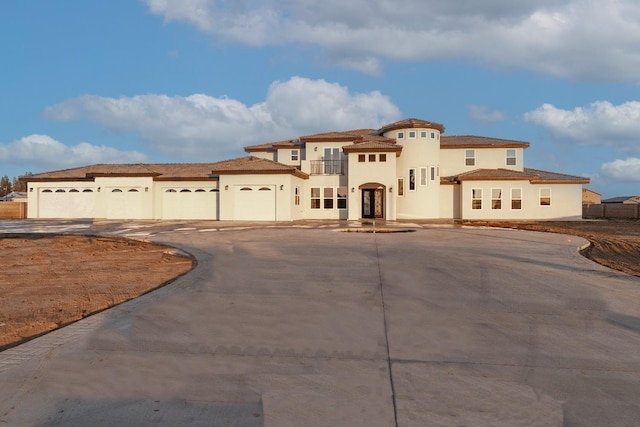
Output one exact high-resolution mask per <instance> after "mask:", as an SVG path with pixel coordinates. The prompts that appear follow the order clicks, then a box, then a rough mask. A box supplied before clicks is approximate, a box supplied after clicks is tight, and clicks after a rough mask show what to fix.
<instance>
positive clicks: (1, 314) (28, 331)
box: [0, 235, 194, 351]
mask: <svg viewBox="0 0 640 427" xmlns="http://www.w3.org/2000/svg"><path fill="white" fill-rule="evenodd" d="M176 252H177V251H175V250H172V249H171V248H167V247H165V246H160V245H154V244H151V243H145V242H140V241H134V240H126V239H118V238H111V237H87V236H69V235H65V236H51V235H17V236H14V235H6V236H4V237H2V238H0V259H1V260H2V264H3V269H2V270H3V272H2V275H0V351H1V350H4V349H6V348H8V347H11V346H13V345H16V344H19V343H21V342H23V341H26V340H28V339H30V338H33V337H36V336H38V335H41V334H43V333H45V332H49V331H51V330H53V329H56V328H58V327H60V326H63V325H66V324H69V323H72V322H75V321H77V320H79V319H82V318H83V317H86V316H89V315H91V314H93V313H96V312H99V311H101V310H104V309H105V308H108V307H111V306H113V305H116V304H119V303H121V302H124V301H127V300H130V299H132V298H135V297H137V296H140V295H142V294H144V293H147V292H149V291H151V290H153V289H156V288H158V287H160V286H162V285H164V284H166V283H168V282H170V281H172V280H173V279H175V278H176V277H178V276H180V275H182V274H184V273H186V272H187V271H189V270H191V268H192V267H193V265H194V260H193V259H192V258H188V257H186V256H183V255H178V254H177V253H176Z"/></svg>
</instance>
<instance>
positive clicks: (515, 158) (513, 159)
mask: <svg viewBox="0 0 640 427" xmlns="http://www.w3.org/2000/svg"><path fill="white" fill-rule="evenodd" d="M509 151H512V152H513V156H509ZM505 156H506V158H505V164H506V165H507V166H516V165H517V164H518V152H517V151H516V149H515V148H507V149H506V152H505ZM509 160H512V161H513V163H509Z"/></svg>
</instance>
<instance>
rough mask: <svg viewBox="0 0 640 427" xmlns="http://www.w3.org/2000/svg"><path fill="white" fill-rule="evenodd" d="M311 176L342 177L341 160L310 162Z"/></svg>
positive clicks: (342, 166)
mask: <svg viewBox="0 0 640 427" xmlns="http://www.w3.org/2000/svg"><path fill="white" fill-rule="evenodd" d="M311 175H344V162H343V161H342V160H311Z"/></svg>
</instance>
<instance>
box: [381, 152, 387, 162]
mask: <svg viewBox="0 0 640 427" xmlns="http://www.w3.org/2000/svg"><path fill="white" fill-rule="evenodd" d="M380 161H381V162H386V161H387V155H386V154H380Z"/></svg>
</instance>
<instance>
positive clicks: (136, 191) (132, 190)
mask: <svg viewBox="0 0 640 427" xmlns="http://www.w3.org/2000/svg"><path fill="white" fill-rule="evenodd" d="M182 191H184V190H182ZM187 191H189V190H187ZM129 193H138V190H137V189H136V188H130V189H129Z"/></svg>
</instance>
